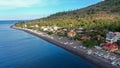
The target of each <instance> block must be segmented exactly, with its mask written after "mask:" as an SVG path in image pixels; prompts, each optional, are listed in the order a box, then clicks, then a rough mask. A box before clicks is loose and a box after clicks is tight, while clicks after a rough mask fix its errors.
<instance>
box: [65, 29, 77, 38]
mask: <svg viewBox="0 0 120 68" xmlns="http://www.w3.org/2000/svg"><path fill="white" fill-rule="evenodd" d="M75 35H76V32H75V31H73V30H71V31H70V32H68V33H67V36H68V37H74V36H75Z"/></svg>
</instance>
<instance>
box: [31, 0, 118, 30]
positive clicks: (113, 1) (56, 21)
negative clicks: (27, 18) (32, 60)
mask: <svg viewBox="0 0 120 68" xmlns="http://www.w3.org/2000/svg"><path fill="white" fill-rule="evenodd" d="M119 22H120V0H104V1H102V2H99V3H97V4H95V5H92V6H88V7H86V8H82V9H77V10H73V11H67V12H59V13H56V14H53V15H50V16H48V17H46V18H41V19H37V20H34V21H32V23H38V24H39V26H43V25H44V26H50V25H57V26H60V27H65V28H68V27H70V25H72V28H78V27H80V26H81V27H83V28H85V29H86V28H88V25H89V28H91V29H96V28H98V27H99V28H98V29H104V28H108V29H109V30H112V31H115V30H119V29H120V26H118V25H120V24H119ZM30 23H31V22H30ZM96 23H97V24H96ZM113 23H114V24H113ZM115 27H116V28H115ZM113 28H114V29H113Z"/></svg>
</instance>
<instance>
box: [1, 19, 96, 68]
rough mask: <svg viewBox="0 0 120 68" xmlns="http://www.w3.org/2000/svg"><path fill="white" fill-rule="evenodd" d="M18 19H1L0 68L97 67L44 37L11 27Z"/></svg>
mask: <svg viewBox="0 0 120 68" xmlns="http://www.w3.org/2000/svg"><path fill="white" fill-rule="evenodd" d="M16 22H17V21H0V68H96V66H95V65H94V64H91V63H89V62H88V61H87V60H84V59H82V58H79V57H78V56H76V55H73V54H71V53H69V52H68V51H65V50H64V49H62V48H59V47H57V46H55V45H54V44H51V43H49V42H47V41H45V40H43V39H40V38H38V37H36V36H33V35H31V34H28V33H26V32H23V31H20V30H15V29H11V28H10V26H11V25H12V24H14V23H16Z"/></svg>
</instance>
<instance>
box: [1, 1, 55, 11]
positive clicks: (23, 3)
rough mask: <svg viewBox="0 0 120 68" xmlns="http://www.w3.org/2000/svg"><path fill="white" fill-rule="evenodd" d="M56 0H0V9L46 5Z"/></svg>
mask: <svg viewBox="0 0 120 68" xmlns="http://www.w3.org/2000/svg"><path fill="white" fill-rule="evenodd" d="M56 1H57V0H0V10H1V9H14V8H21V7H26V8H27V7H31V6H34V5H38V6H46V5H48V4H50V3H51V4H53V3H56Z"/></svg>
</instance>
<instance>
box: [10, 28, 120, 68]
mask: <svg viewBox="0 0 120 68" xmlns="http://www.w3.org/2000/svg"><path fill="white" fill-rule="evenodd" d="M11 28H13V29H17V30H22V31H25V32H27V33H30V34H32V35H35V36H37V37H39V38H42V39H44V40H46V41H48V42H50V43H52V44H55V45H56V46H59V47H61V48H63V49H65V50H67V51H69V52H70V53H72V54H74V55H77V56H78V57H81V58H83V59H85V60H87V61H88V62H90V63H92V64H95V65H96V66H97V67H98V68H118V67H116V66H112V65H111V64H110V63H108V62H105V61H104V60H101V59H100V58H96V57H94V56H92V55H88V54H86V53H85V52H84V51H83V50H82V49H80V50H79V49H76V48H73V46H69V45H65V44H63V43H60V42H58V41H56V40H54V39H53V38H49V37H47V36H42V32H41V34H38V33H37V32H33V31H31V30H28V29H21V28H18V27H15V26H11ZM44 34H45V33H44ZM81 45H82V44H81Z"/></svg>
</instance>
